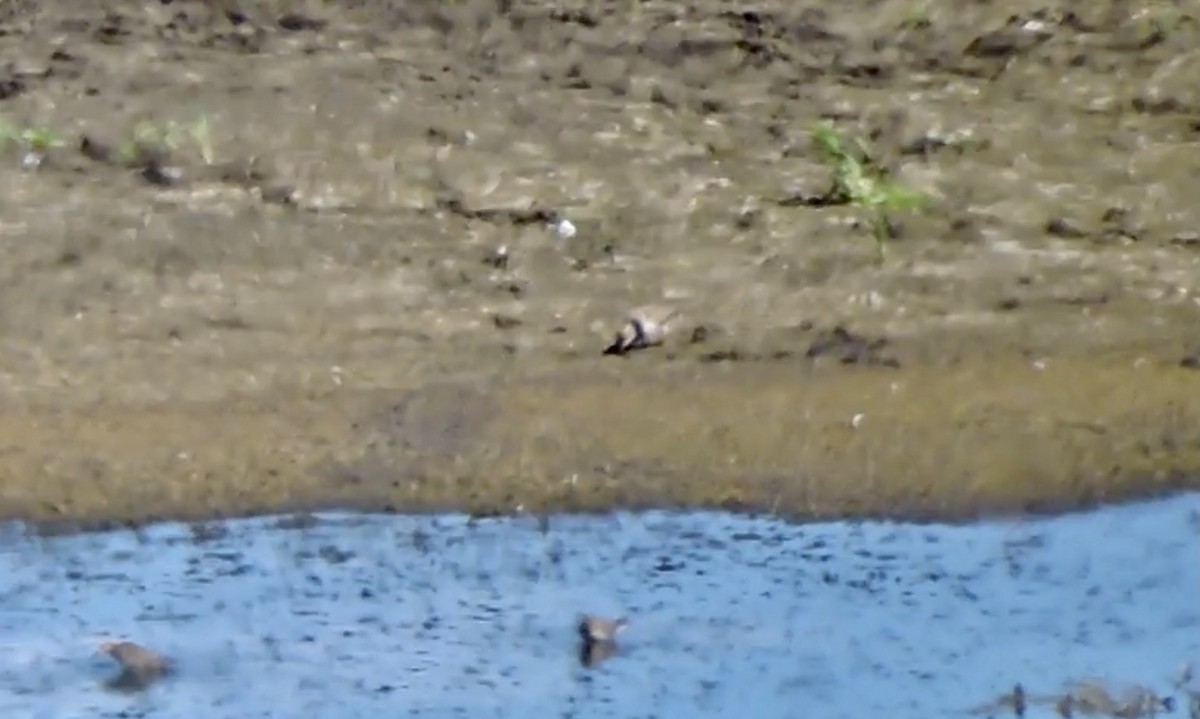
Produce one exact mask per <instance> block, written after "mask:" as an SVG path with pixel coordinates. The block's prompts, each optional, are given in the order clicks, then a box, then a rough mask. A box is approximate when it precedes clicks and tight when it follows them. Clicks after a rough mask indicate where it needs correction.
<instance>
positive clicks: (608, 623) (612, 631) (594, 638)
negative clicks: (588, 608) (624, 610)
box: [579, 614, 629, 644]
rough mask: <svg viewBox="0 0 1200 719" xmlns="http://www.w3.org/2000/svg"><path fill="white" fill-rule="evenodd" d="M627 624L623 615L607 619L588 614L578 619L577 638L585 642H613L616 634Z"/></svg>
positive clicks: (627, 621)
mask: <svg viewBox="0 0 1200 719" xmlns="http://www.w3.org/2000/svg"><path fill="white" fill-rule="evenodd" d="M628 625H629V620H628V619H626V618H625V617H618V618H616V619H607V618H605V617H597V616H595V615H591V614H588V615H585V616H584V617H583V618H582V619H580V620H579V638H580V639H582V640H583V642H584V643H585V644H614V643H616V641H617V634H619V633H620V632H621V630H622V629H624V628H625V627H627V626H628Z"/></svg>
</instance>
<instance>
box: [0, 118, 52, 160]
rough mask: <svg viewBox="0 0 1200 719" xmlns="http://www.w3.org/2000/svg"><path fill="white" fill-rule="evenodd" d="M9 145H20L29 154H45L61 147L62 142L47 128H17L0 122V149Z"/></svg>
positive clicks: (3, 121) (6, 122)
mask: <svg viewBox="0 0 1200 719" xmlns="http://www.w3.org/2000/svg"><path fill="white" fill-rule="evenodd" d="M9 144H17V145H20V146H21V147H22V148H23V149H25V150H27V151H29V152H37V153H45V152H47V151H49V150H51V149H53V148H56V147H62V146H63V141H62V140H61V139H59V137H58V135H56V134H55V133H54V131H53V130H51V129H50V128H48V127H19V126H17V125H14V124H12V123H10V122H8V121H6V120H0V148H3V147H7V146H8V145H9Z"/></svg>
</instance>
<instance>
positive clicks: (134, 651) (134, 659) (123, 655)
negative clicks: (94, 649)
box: [100, 642, 171, 691]
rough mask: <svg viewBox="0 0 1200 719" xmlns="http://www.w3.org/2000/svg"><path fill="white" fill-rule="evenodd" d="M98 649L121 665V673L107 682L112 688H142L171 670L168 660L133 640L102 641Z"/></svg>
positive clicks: (133, 689) (134, 689)
mask: <svg viewBox="0 0 1200 719" xmlns="http://www.w3.org/2000/svg"><path fill="white" fill-rule="evenodd" d="M100 651H101V652H102V653H104V654H107V655H108V656H110V657H112V658H113V659H114V660H115V661H116V662H117V664H119V665H121V673H120V674H119V675H117V676H116V677H115V678H114V679H112V680H110V681H109V682H107V684H108V686H109V687H111V688H113V689H122V690H132V691H136V690H138V689H143V688H145V687H146V686H147V685H149V684H150V683H151V682H153V681H154V680H156V679H158V678H159V677H162V676H164V675H166V674H167V673H169V672H170V671H171V662H170V660H168V659H167V658H166V657H164V656H163V655H161V654H159V653H158V652H156V651H154V650H152V649H147V648H146V647H143V646H141V645H140V644H134V643H133V642H104V643H103V644H101V645H100Z"/></svg>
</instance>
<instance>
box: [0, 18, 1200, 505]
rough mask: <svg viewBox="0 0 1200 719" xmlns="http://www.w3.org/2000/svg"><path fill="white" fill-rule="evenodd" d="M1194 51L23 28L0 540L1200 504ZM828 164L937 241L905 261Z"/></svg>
mask: <svg viewBox="0 0 1200 719" xmlns="http://www.w3.org/2000/svg"><path fill="white" fill-rule="evenodd" d="M1197 48H1200V17H1198V15H1197V10H1196V8H1194V7H1192V6H1188V5H1181V4H1176V3H1170V2H1165V1H1158V2H1154V1H1150V0H1147V1H1146V2H1134V3H1129V2H1116V1H1110V0H1100V1H1098V2H1095V3H1090V4H1088V6H1087V7H1086V8H1080V7H1078V4H1077V3H1068V2H1065V1H1059V2H1053V1H1050V0H1040V1H1036V2H1027V1H1022V2H1017V3H1015V4H1014V3H1004V4H999V5H998V4H995V3H987V2H974V1H972V2H965V3H954V4H953V7H950V4H948V3H937V2H912V1H910V0H905V1H901V0H873V1H871V2H866V1H859V0H850V1H848V2H844V3H816V2H806V1H804V0H801V1H799V2H784V1H782V0H777V1H774V2H764V3H756V4H754V5H753V6H751V5H744V4H738V3H729V2H716V1H704V2H692V3H676V2H653V1H652V2H644V3H611V2H601V1H600V0H575V1H573V2H554V3H547V2H535V1H532V0H529V1H524V0H511V1H508V2H502V1H499V0H491V1H484V0H462V1H461V2H453V3H451V2H435V1H433V0H410V1H409V2H403V3H398V2H395V3H393V2H384V1H382V0H379V1H375V2H373V1H369V0H364V1H362V2H352V3H321V2H285V1H284V0H278V1H275V2H260V3H241V2H236V1H230V2H186V1H176V2H172V3H169V4H163V3H155V2H110V3H105V4H104V7H103V8H100V7H92V6H89V5H87V4H80V3H74V2H66V1H65V0H50V1H49V2H32V1H30V2H11V3H6V4H5V6H4V9H3V10H2V11H0V57H2V58H3V60H4V62H3V65H2V66H0V67H2V70H0V120H2V121H3V127H2V128H0V130H2V132H3V137H4V148H3V152H2V153H0V190H2V195H0V196H2V197H3V198H4V202H3V213H2V214H0V332H2V334H0V356H2V357H3V362H2V364H0V397H2V402H0V437H2V438H3V440H2V444H0V517H3V518H23V519H30V520H34V521H39V522H63V523H67V524H72V525H77V524H85V525H86V524H92V523H102V522H113V521H119V522H133V523H137V522H143V521H149V520H153V519H159V518H168V517H174V518H197V519H198V518H204V517H213V516H226V515H234V514H247V513H258V512H269V511H281V510H302V509H313V508H320V507H331V506H341V507H357V508H363V509H374V510H390V511H423V510H436V509H462V510H468V511H472V512H480V513H495V512H511V511H531V512H545V511H556V510H598V509H606V508H612V507H645V506H708V507H728V508H736V509H759V510H766V511H774V512H778V513H781V514H788V515H792V516H797V517H831V516H865V515H871V516H897V517H916V518H949V519H954V518H967V517H972V516H977V515H980V514H989V513H996V512H1022V511H1037V510H1046V511H1051V510H1059V509H1068V508H1071V507H1076V506H1080V505H1084V504H1091V503H1095V502H1100V501H1113V500H1120V499H1128V498H1134V497H1139V496H1147V495H1151V494H1156V493H1161V492H1168V491H1172V490H1177V489H1181V488H1195V487H1200V369H1198V368H1200V205H1198V204H1197V202H1196V200H1195V197H1196V192H1195V190H1196V187H1197V175H1196V162H1195V157H1196V153H1195V148H1196V142H1197V140H1198V139H1200V50H1198V49H1197ZM819 122H827V123H831V125H832V126H833V127H835V128H837V130H838V132H840V133H841V134H842V136H843V137H844V138H845V140H846V143H847V146H849V147H857V146H858V145H859V142H860V141H861V145H862V147H863V148H865V149H866V156H865V157H864V158H863V161H864V162H869V163H870V166H871V167H872V168H878V170H877V171H878V172H879V173H886V174H885V175H881V176H886V177H887V178H888V181H889V182H891V183H894V184H895V185H896V186H903V187H905V188H908V189H910V190H911V191H912V192H914V193H917V194H919V195H921V196H923V197H924V198H925V202H924V204H923V205H921V206H920V207H918V208H915V209H908V210H903V211H896V212H895V213H893V215H892V217H891V218H890V222H889V225H890V226H888V227H887V233H886V235H887V236H886V239H885V240H884V242H883V245H882V246H883V247H884V248H885V249H886V253H885V254H884V255H883V256H882V257H880V255H879V253H878V252H877V246H876V242H875V239H874V238H873V236H872V224H871V214H870V208H869V207H862V206H855V205H854V204H853V203H850V204H847V203H846V202H843V201H833V200H838V198H836V197H832V196H831V194H830V193H829V189H830V187H831V177H832V176H833V168H831V166H830V162H829V161H828V158H826V157H823V156H822V154H821V153H820V151H819V149H820V148H819V147H817V146H816V144H815V143H814V141H813V135H812V130H813V128H814V127H815V126H816V125H817V123H819ZM872 171H873V172H875V171H876V170H872ZM841 199H842V200H844V199H845V198H841ZM860 204H861V203H860ZM563 220H567V221H569V223H570V225H571V229H572V230H573V233H572V232H570V231H566V230H567V226H566V225H565V224H563ZM642 307H653V308H659V309H657V310H655V311H658V312H661V313H663V315H664V316H665V315H669V314H671V313H675V314H674V316H673V318H672V320H671V322H670V323H669V325H668V327H669V330H670V331H669V332H668V333H667V336H666V340H665V342H664V343H663V344H662V345H661V346H656V347H650V348H646V349H641V350H638V351H634V352H630V353H628V354H625V355H611V354H610V355H605V354H603V351H604V349H605V348H606V347H607V346H608V345H610V344H611V343H612V339H613V334H614V333H615V332H617V331H619V330H621V328H622V326H623V325H624V323H625V321H626V317H627V315H628V314H629V313H630V312H631V311H635V310H637V309H638V308H642Z"/></svg>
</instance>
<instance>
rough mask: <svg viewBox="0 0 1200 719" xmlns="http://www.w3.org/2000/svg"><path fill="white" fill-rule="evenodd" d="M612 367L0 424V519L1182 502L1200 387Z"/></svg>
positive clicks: (1143, 376) (965, 371)
mask: <svg viewBox="0 0 1200 719" xmlns="http://www.w3.org/2000/svg"><path fill="white" fill-rule="evenodd" d="M616 361H618V362H621V360H616ZM624 362H625V363H626V364H625V366H624V367H622V369H623V370H624V371H623V372H622V373H620V374H618V373H615V372H604V373H597V374H595V375H592V377H591V379H590V380H589V379H586V378H585V377H584V376H583V375H582V374H580V373H571V374H569V375H568V374H566V373H559V374H557V375H547V376H546V377H543V378H541V379H538V380H532V379H523V380H514V381H508V382H505V381H500V380H497V381H495V382H493V383H492V384H491V385H490V386H487V387H484V386H483V385H482V384H481V383H479V382H475V383H473V384H472V385H471V386H470V387H468V388H464V389H461V390H454V389H452V388H451V389H448V388H447V386H446V385H442V386H439V387H438V388H436V389H435V390H413V391H412V392H391V393H381V392H373V393H369V392H361V391H346V392H343V393H331V394H328V395H325V396H323V397H320V398H315V399H306V400H303V401H291V402H271V403H268V402H249V401H245V402H237V401H233V402H224V403H194V404H176V405H172V406H169V407H167V406H164V407H155V408H145V407H141V408H136V407H127V408H121V407H104V408H102V409H93V410H78V411H72V412H69V413H67V412H61V411H55V410H38V409H31V410H27V411H25V412H21V413H16V412H7V413H5V414H4V415H3V416H2V417H0V431H3V436H5V437H7V438H9V441H8V447H7V450H6V451H5V452H4V453H3V455H0V487H3V490H2V491H0V515H2V516H4V517H8V518H28V519H33V520H45V521H66V522H81V523H85V524H86V523H91V522H98V521H104V520H117V521H131V522H141V521H148V520H152V519H158V518H165V517H178V518H204V517H210V516H227V515H240V514H250V513H260V512H271V511H282V510H288V509H300V508H318V507H330V506H345V507H354V508H361V509H369V510H383V511H428V510H440V509H463V510H467V511H472V512H480V513H507V512H512V511H517V510H521V509H524V510H528V511H555V510H601V509H606V508H612V507H646V506H704V507H722V508H737V509H761V510H767V511H775V512H778V513H780V514H786V515H792V516H798V517H831V516H845V515H873V516H895V517H917V518H946V519H955V518H966V517H970V516H975V515H978V514H986V513H995V512H1015V511H1026V510H1055V509H1067V508H1071V507H1077V506H1081V505H1087V504H1091V503H1095V502H1100V501H1113V500H1120V499H1124V498H1133V497H1138V496H1145V495H1153V494H1157V493H1162V492H1168V491H1171V490H1175V489H1179V488H1183V487H1196V486H1200V407H1198V406H1197V405H1198V403H1197V402H1196V401H1195V399H1194V398H1195V397H1196V389H1197V381H1198V380H1197V375H1196V374H1195V372H1193V371H1190V370H1186V369H1182V368H1158V367H1152V366H1148V365H1143V366H1137V365H1135V364H1133V363H1129V362H1126V361H1113V362H1111V363H1105V362H1103V361H1099V360H1096V359H1095V358H1092V359H1091V360H1090V361H1089V362H1087V363H1086V364H1085V363H1080V362H1071V361H1066V360H1051V361H1049V362H1047V363H1046V364H1045V365H1044V366H1043V367H1042V368H1038V367H1037V366H1034V365H1032V364H1030V363H1028V362H1024V361H1017V360H1005V359H997V360H994V361H991V362H986V363H974V364H966V363H964V364H960V365H957V366H954V367H946V368H932V367H929V368H925V367H914V368H911V369H910V368H904V369H899V370H895V369H889V368H880V369H874V368H871V369H844V368H833V369H825V368H820V367H813V366H805V365H800V364H786V365H785V364H782V363H780V364H766V363H763V364H759V365H757V366H755V365H753V364H750V365H738V366H736V367H735V366H732V365H730V366H723V365H704V364H692V363H678V364H676V365H675V366H664V365H658V366H653V365H649V364H643V365H637V364H636V363H635V362H634V361H631V360H625V361H624ZM610 366H611V365H610ZM414 393H415V394H414ZM397 408H400V409H399V410H398V409H397ZM397 412H400V413H401V414H402V415H403V420H402V421H398V420H397V419H396V416H397ZM414 427H421V428H422V429H420V430H419V431H418V430H415V429H412V428H414ZM406 428H407V429H406ZM410 433H411V436H417V437H423V441H422V442H421V443H420V444H419V445H416V444H412V443H408V442H405V441H403V437H404V436H405V435H408V434H410ZM433 435H437V436H436V437H434V438H433V440H431V437H433ZM426 446H428V447H429V448H428V449H426V448H424V447H426Z"/></svg>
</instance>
